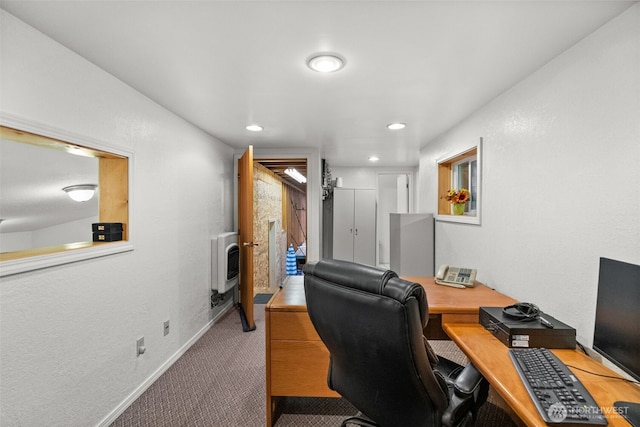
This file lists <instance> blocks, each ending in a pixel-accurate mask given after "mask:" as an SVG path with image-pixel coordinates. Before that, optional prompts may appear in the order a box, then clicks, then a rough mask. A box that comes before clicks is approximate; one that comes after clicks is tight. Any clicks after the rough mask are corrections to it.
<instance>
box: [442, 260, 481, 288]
mask: <svg viewBox="0 0 640 427" xmlns="http://www.w3.org/2000/svg"><path fill="white" fill-rule="evenodd" d="M476 274H477V271H476V270H472V269H470V268H457V267H449V266H448V265H441V266H440V268H439V269H438V273H437V274H436V277H435V282H436V283H437V284H438V285H444V286H452V287H454V288H473V287H474V286H475V280H476Z"/></svg>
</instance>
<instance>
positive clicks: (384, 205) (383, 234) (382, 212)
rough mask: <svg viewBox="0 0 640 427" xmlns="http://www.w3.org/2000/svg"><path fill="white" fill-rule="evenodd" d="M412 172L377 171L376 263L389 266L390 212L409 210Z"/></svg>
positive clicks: (384, 266) (405, 211)
mask: <svg viewBox="0 0 640 427" xmlns="http://www.w3.org/2000/svg"><path fill="white" fill-rule="evenodd" d="M412 181H413V173H412V172H404V171H401V172H380V173H378V206H377V215H376V218H377V219H376V228H377V230H376V233H377V249H376V252H377V260H376V262H377V265H378V266H380V267H383V268H389V265H390V263H391V261H390V257H391V253H390V245H391V243H390V224H389V218H390V216H389V214H390V213H408V212H411V208H412V207H411V205H412V197H411V188H412Z"/></svg>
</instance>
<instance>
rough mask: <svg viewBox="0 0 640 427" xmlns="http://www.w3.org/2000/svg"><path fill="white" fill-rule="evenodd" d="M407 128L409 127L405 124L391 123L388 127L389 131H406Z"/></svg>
mask: <svg viewBox="0 0 640 427" xmlns="http://www.w3.org/2000/svg"><path fill="white" fill-rule="evenodd" d="M405 127H407V125H406V124H404V123H389V124H388V125H387V129H391V130H400V129H404V128H405Z"/></svg>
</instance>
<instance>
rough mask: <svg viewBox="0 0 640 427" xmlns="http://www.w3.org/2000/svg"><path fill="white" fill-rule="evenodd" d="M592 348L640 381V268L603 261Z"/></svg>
mask: <svg viewBox="0 0 640 427" xmlns="http://www.w3.org/2000/svg"><path fill="white" fill-rule="evenodd" d="M593 348H594V350H596V351H597V352H598V353H600V354H601V355H603V356H604V357H606V358H607V359H608V360H610V361H611V362H612V363H614V364H615V365H616V366H618V367H619V368H620V369H622V370H623V371H625V372H626V373H628V374H629V375H631V376H632V377H633V378H635V379H636V380H639V381H640V357H638V355H640V265H634V264H628V263H626V262H621V261H615V260H612V259H608V258H600V275H599V279H598V300H597V305H596V325H595V332H594V338H593Z"/></svg>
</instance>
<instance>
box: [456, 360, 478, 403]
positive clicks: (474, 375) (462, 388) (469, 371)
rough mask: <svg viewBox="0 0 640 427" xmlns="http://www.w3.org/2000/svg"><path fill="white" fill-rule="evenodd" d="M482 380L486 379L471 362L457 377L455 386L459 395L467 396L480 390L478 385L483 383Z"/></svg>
mask: <svg viewBox="0 0 640 427" xmlns="http://www.w3.org/2000/svg"><path fill="white" fill-rule="evenodd" d="M482 380H484V377H483V376H482V374H481V373H480V372H479V371H478V370H477V369H476V367H475V366H473V364H472V363H469V364H467V366H465V367H464V369H463V370H462V372H460V374H459V375H458V376H457V377H456V380H455V381H454V383H453V387H454V390H455V392H456V394H457V395H458V396H460V397H467V396H470V395H472V394H474V393H475V392H476V391H477V390H478V387H480V385H481V384H482Z"/></svg>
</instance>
